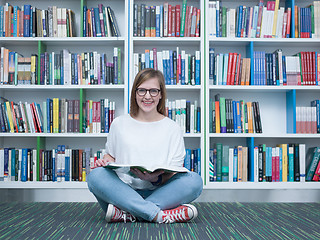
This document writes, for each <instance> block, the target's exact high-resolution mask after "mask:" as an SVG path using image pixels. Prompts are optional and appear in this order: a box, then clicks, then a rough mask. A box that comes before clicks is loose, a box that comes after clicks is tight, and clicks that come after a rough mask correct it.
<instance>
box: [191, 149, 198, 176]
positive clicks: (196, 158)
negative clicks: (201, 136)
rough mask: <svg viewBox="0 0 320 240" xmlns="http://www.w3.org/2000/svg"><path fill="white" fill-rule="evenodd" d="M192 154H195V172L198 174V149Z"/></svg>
mask: <svg viewBox="0 0 320 240" xmlns="http://www.w3.org/2000/svg"><path fill="white" fill-rule="evenodd" d="M192 152H193V159H194V160H193V162H192V163H193V165H192V166H193V172H196V173H197V172H198V152H197V150H196V149H194V150H192Z"/></svg>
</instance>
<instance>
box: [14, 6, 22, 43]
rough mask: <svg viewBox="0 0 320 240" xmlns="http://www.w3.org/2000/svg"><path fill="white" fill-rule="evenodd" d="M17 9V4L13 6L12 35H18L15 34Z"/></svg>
mask: <svg viewBox="0 0 320 240" xmlns="http://www.w3.org/2000/svg"><path fill="white" fill-rule="evenodd" d="M18 10H20V8H19V7H18V6H14V7H13V37H18V36H17V22H18Z"/></svg>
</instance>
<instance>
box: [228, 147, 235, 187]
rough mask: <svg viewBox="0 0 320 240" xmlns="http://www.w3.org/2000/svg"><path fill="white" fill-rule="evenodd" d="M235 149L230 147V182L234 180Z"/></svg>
mask: <svg viewBox="0 0 320 240" xmlns="http://www.w3.org/2000/svg"><path fill="white" fill-rule="evenodd" d="M233 152H234V149H233V148H229V182H233V154H234V153H233Z"/></svg>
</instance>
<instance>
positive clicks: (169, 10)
mask: <svg viewBox="0 0 320 240" xmlns="http://www.w3.org/2000/svg"><path fill="white" fill-rule="evenodd" d="M171 31H172V6H171V5H170V4H169V6H168V37H171Z"/></svg>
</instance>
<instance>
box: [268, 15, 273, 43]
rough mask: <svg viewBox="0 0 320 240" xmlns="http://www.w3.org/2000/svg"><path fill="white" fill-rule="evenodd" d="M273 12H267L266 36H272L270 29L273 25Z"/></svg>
mask: <svg viewBox="0 0 320 240" xmlns="http://www.w3.org/2000/svg"><path fill="white" fill-rule="evenodd" d="M273 21H274V11H269V20H268V36H269V37H270V36H272V28H273V24H274V22H273Z"/></svg>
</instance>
